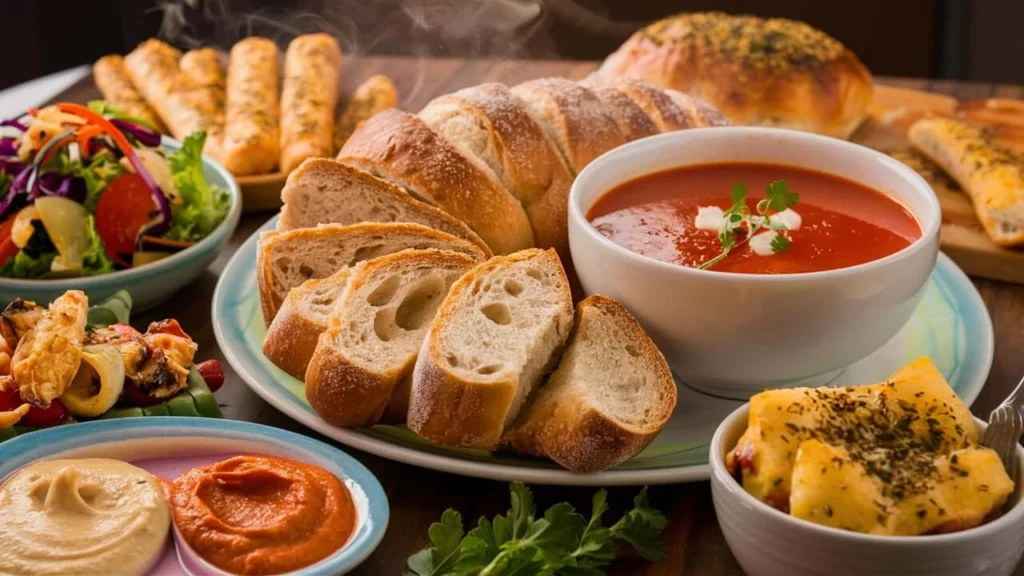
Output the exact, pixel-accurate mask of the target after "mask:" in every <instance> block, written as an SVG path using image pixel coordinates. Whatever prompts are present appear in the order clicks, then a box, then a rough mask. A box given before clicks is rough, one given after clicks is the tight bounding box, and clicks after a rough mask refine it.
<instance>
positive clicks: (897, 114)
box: [852, 85, 1024, 284]
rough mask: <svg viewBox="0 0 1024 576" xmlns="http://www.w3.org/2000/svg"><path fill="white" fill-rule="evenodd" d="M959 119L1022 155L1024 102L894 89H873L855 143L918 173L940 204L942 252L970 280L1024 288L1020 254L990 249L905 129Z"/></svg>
mask: <svg viewBox="0 0 1024 576" xmlns="http://www.w3.org/2000/svg"><path fill="white" fill-rule="evenodd" d="M933 116H945V117H959V118H962V119H964V120H966V121H967V122H970V123H972V124H976V125H979V126H983V127H985V128H986V129H988V130H990V131H991V133H992V134H993V136H994V137H995V139H996V141H998V142H999V143H1000V144H1003V145H1004V146H1006V147H1008V148H1011V149H1013V150H1016V151H1017V152H1018V153H1020V154H1021V155H1022V156H1024V101H1020V100H1006V99H998V98H993V99H987V100H972V101H965V102H960V101H958V100H957V99H956V98H953V97H951V96H945V95H942V94H934V93H931V92H921V91H918V90H909V89H906V88H896V87H892V86H879V85H876V86H875V97H874V100H873V101H872V103H871V110H870V115H869V117H868V119H867V120H865V121H864V124H863V125H861V127H860V128H859V129H858V130H857V132H856V133H855V134H854V135H853V138H852V140H853V141H854V142H857V143H860V144H863V145H865V146H869V147H871V148H874V149H876V150H879V151H881V152H885V153H886V154H890V155H892V156H894V157H896V158H898V159H900V160H901V161H903V162H905V163H906V164H907V165H909V166H910V167H911V168H914V169H915V170H917V171H918V172H919V173H920V174H921V175H922V176H924V178H925V180H928V182H929V183H930V184H931V185H932V188H933V189H934V190H935V193H936V195H937V196H938V198H939V203H940V204H941V205H942V229H941V233H940V234H941V243H942V251H943V252H945V253H946V254H948V255H949V257H950V258H952V259H953V260H954V261H955V262H956V263H957V264H959V265H960V267H961V268H963V270H964V271H965V272H967V273H968V274H969V275H971V276H981V277H984V278H994V279H996V280H1004V281H1007V282H1017V283H1022V284H1024V249H1016V250H1011V249H1007V248H1002V247H1000V246H997V245H996V244H994V243H993V242H992V241H991V240H990V239H989V237H988V235H987V234H985V231H984V230H983V229H982V227H981V224H980V223H979V222H978V219H977V217H976V216H975V215H974V206H973V205H972V204H971V201H970V199H969V198H968V197H967V195H966V194H964V193H963V191H962V190H961V189H960V187H959V186H958V185H957V184H956V183H955V182H953V181H952V180H951V179H950V178H949V177H947V176H946V175H945V174H944V173H943V172H942V171H941V170H940V169H939V168H938V167H937V166H936V165H935V164H933V163H932V162H930V161H929V160H927V159H926V158H924V157H923V156H921V155H920V154H918V153H917V152H915V151H914V150H913V149H912V148H911V146H910V142H909V141H908V140H907V137H906V134H907V128H909V127H910V125H911V124H913V123H914V122H915V121H916V120H918V119H920V118H926V117H933Z"/></svg>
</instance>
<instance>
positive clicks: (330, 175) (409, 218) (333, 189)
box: [277, 158, 490, 254]
mask: <svg viewBox="0 0 1024 576" xmlns="http://www.w3.org/2000/svg"><path fill="white" fill-rule="evenodd" d="M281 200H282V201H283V202H284V207H283V208H282V209H281V217H280V219H278V221H277V229H278V230H293V229H295V228H310V227H313V226H316V225H318V224H358V223H360V222H413V223H415V224H423V225H424V226H429V227H431V228H434V229H436V230H440V231H441V232H445V233H448V234H451V235H452V236H457V237H459V238H462V239H463V240H466V241H469V242H472V243H473V244H476V245H477V246H479V247H480V249H481V250H483V251H484V252H487V253H488V254H490V248H488V247H487V244H486V243H484V241H483V240H481V239H480V237H479V236H477V235H476V233H475V232H473V230H471V229H470V227H469V226H467V225H466V224H465V223H464V222H462V221H461V220H459V219H457V218H453V217H452V216H450V215H448V214H447V213H445V212H443V211H441V210H438V209H437V208H434V207H433V206H431V205H429V204H427V203H425V202H420V201H419V200H416V199H415V198H413V197H412V196H410V195H409V194H408V193H406V192H405V191H404V190H402V189H401V188H399V187H398V186H395V185H394V184H392V183H390V182H388V181H386V180H382V179H380V178H377V177H376V176H374V175H372V174H370V173H369V172H364V171H362V170H359V169H358V168H353V167H352V166H346V165H344V164H342V163H341V162H337V161H335V160H331V159H329V158H310V159H308V160H306V161H304V162H303V163H302V164H300V165H299V167H298V168H297V169H295V170H294V171H292V173H291V174H289V175H288V181H287V182H286V183H285V185H284V189H283V190H282V191H281Z"/></svg>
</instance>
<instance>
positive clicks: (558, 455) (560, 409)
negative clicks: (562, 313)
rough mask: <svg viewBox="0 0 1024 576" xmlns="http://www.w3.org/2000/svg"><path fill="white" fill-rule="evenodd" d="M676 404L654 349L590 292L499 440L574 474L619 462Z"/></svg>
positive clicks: (610, 303) (647, 439)
mask: <svg viewBox="0 0 1024 576" xmlns="http://www.w3.org/2000/svg"><path fill="white" fill-rule="evenodd" d="M675 405H676V386H675V382H674V381H673V380H672V372H671V371H670V370H669V367H668V364H667V363H666V362H665V358H664V357H663V356H662V355H661V352H660V351H658V348H657V346H655V345H654V343H653V342H651V339H650V338H649V337H648V336H647V334H646V333H645V332H644V331H643V329H642V328H640V325H639V324H637V323H636V320H634V319H633V317H632V316H631V315H630V314H629V312H627V311H626V309H625V308H623V307H622V306H621V305H620V304H619V303H618V302H616V301H615V300H612V299H611V298H608V297H606V296H600V295H595V296H590V297H588V298H587V299H585V300H584V301H583V302H580V304H579V307H578V308H577V309H576V326H575V328H574V329H573V333H572V336H570V338H569V344H568V346H567V347H566V349H565V354H563V355H562V360H561V362H560V363H559V365H558V368H557V369H556V370H555V372H554V373H553V374H552V375H551V378H550V379H549V380H548V382H547V384H545V385H544V387H543V388H541V389H540V390H539V391H538V392H537V393H536V394H535V396H534V398H533V399H532V401H531V402H530V404H529V405H528V406H527V407H526V408H524V410H523V412H522V414H521V415H520V416H519V418H518V419H517V421H516V424H515V426H514V427H513V429H512V430H511V431H509V433H508V434H507V435H506V437H505V443H506V444H507V445H508V446H510V447H511V448H513V449H514V450H517V451H519V452H521V453H525V454H531V455H534V456H546V457H548V458H551V459H552V460H554V461H555V462H557V463H558V464H560V465H562V466H563V467H565V468H567V469H569V470H572V471H574V472H596V471H598V470H604V469H606V468H611V467H612V466H615V465H616V464H619V463H621V462H624V461H626V460H628V459H630V458H632V457H633V456H635V455H636V454H638V453H639V452H640V451H642V450H643V449H644V448H646V447H647V445H648V444H650V443H651V440H653V439H654V437H655V436H657V435H658V433H659V432H661V429H662V428H664V427H665V424H666V423H668V420H669V418H671V416H672V412H673V410H675Z"/></svg>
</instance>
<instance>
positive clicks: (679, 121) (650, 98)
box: [584, 74, 697, 132]
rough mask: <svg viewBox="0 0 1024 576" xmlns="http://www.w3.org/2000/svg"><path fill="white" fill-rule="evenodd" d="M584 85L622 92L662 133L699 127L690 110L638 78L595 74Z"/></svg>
mask: <svg viewBox="0 0 1024 576" xmlns="http://www.w3.org/2000/svg"><path fill="white" fill-rule="evenodd" d="M584 85H585V86H592V85H595V86H607V87H609V88H614V89H615V90H618V91H619V92H622V93H623V94H625V95H626V96H627V97H628V98H629V99H630V100H632V101H633V102H634V103H635V104H636V105H637V106H639V107H640V109H641V110H643V111H644V113H645V114H647V116H648V117H649V118H650V119H651V120H653V121H654V123H655V124H657V125H658V128H659V129H660V130H661V131H662V132H674V131H676V130H686V129H687V128H695V127H696V126H697V122H696V119H694V118H693V117H692V116H691V115H690V114H689V111H688V110H683V109H681V108H680V107H679V106H678V105H677V104H676V103H675V102H674V101H673V100H672V98H670V97H669V96H668V94H665V91H664V90H663V89H661V88H659V87H657V86H655V85H654V84H651V83H650V82H647V81H644V80H639V79H637V78H626V77H621V76H601V75H600V74H595V75H593V76H591V77H590V78H589V79H588V80H587V81H586V82H584Z"/></svg>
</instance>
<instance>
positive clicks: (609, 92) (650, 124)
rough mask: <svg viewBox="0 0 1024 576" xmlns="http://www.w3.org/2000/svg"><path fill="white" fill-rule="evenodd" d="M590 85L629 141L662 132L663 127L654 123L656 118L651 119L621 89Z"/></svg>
mask: <svg viewBox="0 0 1024 576" xmlns="http://www.w3.org/2000/svg"><path fill="white" fill-rule="evenodd" d="M589 87H590V91H591V92H593V93H594V95H595V96H597V97H598V98H600V99H601V102H603V103H604V106H605V110H607V111H608V113H609V114H611V116H612V118H614V119H615V123H616V124H618V125H619V131H620V132H622V134H623V136H625V137H626V140H627V141H628V142H632V141H633V140H639V139H641V138H646V137H648V136H653V135H655V134H661V128H659V127H658V125H657V124H655V123H654V120H651V117H650V116H648V115H647V113H646V112H644V111H643V109H642V108H640V107H639V106H637V105H636V102H633V99H632V98H630V97H629V96H626V94H625V93H624V92H622V91H621V90H618V89H616V88H613V87H611V86H601V85H591V86H589Z"/></svg>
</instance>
